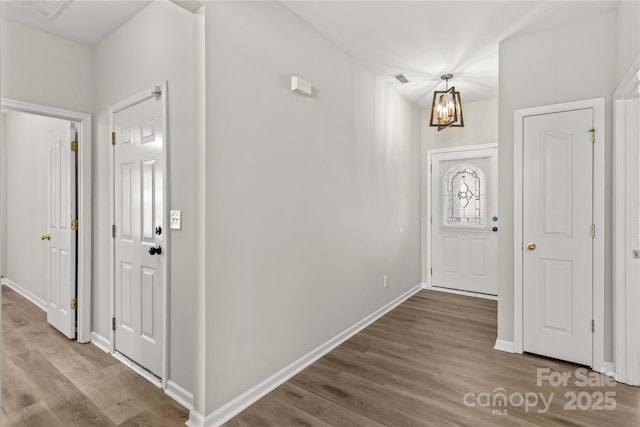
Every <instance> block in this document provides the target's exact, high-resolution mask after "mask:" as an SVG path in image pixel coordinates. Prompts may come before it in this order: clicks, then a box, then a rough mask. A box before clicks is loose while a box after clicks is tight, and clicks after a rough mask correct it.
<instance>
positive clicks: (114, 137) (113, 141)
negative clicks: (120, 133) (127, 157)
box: [111, 132, 116, 145]
mask: <svg viewBox="0 0 640 427" xmlns="http://www.w3.org/2000/svg"><path fill="white" fill-rule="evenodd" d="M111 145H116V133H115V132H111Z"/></svg>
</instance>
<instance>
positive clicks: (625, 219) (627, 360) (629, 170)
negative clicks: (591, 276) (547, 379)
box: [613, 55, 640, 385]
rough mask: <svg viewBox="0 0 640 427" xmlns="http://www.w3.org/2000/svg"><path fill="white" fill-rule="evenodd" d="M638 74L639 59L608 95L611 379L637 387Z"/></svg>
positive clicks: (639, 369)
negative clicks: (610, 105) (610, 99)
mask: <svg viewBox="0 0 640 427" xmlns="http://www.w3.org/2000/svg"><path fill="white" fill-rule="evenodd" d="M639 70H640V55H639V56H638V57H636V60H635V61H634V63H633V64H632V65H631V67H630V68H629V70H628V71H627V73H626V74H625V76H624V77H623V78H622V81H621V82H620V84H619V85H618V88H617V89H616V91H615V92H614V94H613V122H614V125H613V191H614V193H613V199H614V205H613V221H614V229H613V304H614V313H615V315H614V329H613V333H614V339H613V345H614V357H615V373H616V380H618V381H620V382H623V383H626V384H631V385H640V367H639V366H638V363H637V361H638V360H639V359H638V358H639V357H640V334H639V333H638V327H640V313H638V309H637V306H636V304H637V301H638V299H639V298H640V267H639V266H638V260H637V259H633V255H632V254H633V252H632V250H638V249H640V247H638V234H637V233H638V225H637V218H638V214H639V212H638V211H640V194H639V193H638V190H637V186H638V185H639V184H640V179H639V175H638V172H637V170H636V169H634V167H633V166H634V164H633V160H631V159H635V160H636V163H635V166H637V159H638V157H637V154H638V147H637V141H638V139H637V138H638V133H640V130H639V129H640V119H638V112H639V111H638V109H639V107H638V103H639V102H640V101H639V100H638V93H639V92H638V90H639V88H640V73H639V72H638V71H639ZM634 133H635V135H634ZM634 186H635V191H632V189H633V188H634ZM627 191H630V193H627ZM634 234H635V235H634Z"/></svg>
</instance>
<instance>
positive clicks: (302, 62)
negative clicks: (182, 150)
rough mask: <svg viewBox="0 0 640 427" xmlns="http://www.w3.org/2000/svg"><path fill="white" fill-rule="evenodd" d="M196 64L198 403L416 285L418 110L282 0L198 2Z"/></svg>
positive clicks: (223, 395)
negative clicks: (200, 55)
mask: <svg viewBox="0 0 640 427" xmlns="http://www.w3.org/2000/svg"><path fill="white" fill-rule="evenodd" d="M206 66H207V75H206V85H207V91H206V94H207V102H206V109H207V111H206V117H207V146H206V161H207V170H206V230H205V233H206V236H207V242H206V273H205V274H206V289H205V293H206V307H207V310H206V313H205V314H204V317H205V318H204V319H203V320H204V321H205V323H206V331H205V333H206V340H207V343H206V349H205V350H206V368H205V378H206V407H205V408H197V409H199V410H200V411H203V410H204V413H205V414H206V413H211V412H212V411H213V410H214V409H216V408H219V407H220V406H221V405H223V404H225V403H226V402H229V401H230V400H231V399H233V398H234V397H236V396H238V395H240V394H241V393H243V392H245V391H246V390H248V389H250V388H251V387H253V386H254V385H256V384H258V383H259V382H260V381H262V380H264V379H266V378H267V377H269V376H270V375H272V374H274V373H275V372H277V371H278V370H280V369H281V368H283V367H285V366H287V365H288V364H290V363H292V362H293V361H295V360H296V359H298V358H300V357H301V356H303V355H304V354H306V353H307V352H309V351H310V350H312V349H314V348H316V347H317V346H319V345H320V344H322V343H324V342H325V341H327V340H328V339H330V338H332V337H333V336H335V335H336V334H338V333H339V332H341V331H343V330H345V329H346V328H348V327H349V326H351V325H353V324H354V323H356V322H357V321H359V320H361V319H363V318H364V317H366V316H367V315H368V314H370V313H372V312H373V311H375V310H376V309H378V308H379V307H381V306H384V305H385V304H386V303H388V302H389V301H391V300H393V299H394V298H396V297H397V296H399V295H401V294H402V293H404V292H406V291H407V290H408V289H410V288H412V287H414V286H416V285H418V284H419V283H420V189H419V185H420V169H419V168H420V166H419V165H420V116H419V112H418V111H416V110H415V109H414V108H413V107H412V106H411V105H410V104H409V103H407V102H406V101H405V100H404V99H403V98H401V97H400V96H399V95H398V94H397V93H396V92H394V91H393V90H392V89H390V88H389V87H388V86H387V85H386V84H384V83H381V82H379V81H377V80H376V79H375V78H374V76H373V75H372V74H370V73H369V72H367V71H365V69H364V68H363V67H361V66H360V65H359V64H358V63H357V62H356V61H354V60H353V59H352V58H351V57H349V56H348V55H346V54H345V53H344V52H342V51H341V50H339V49H338V48H337V47H335V46H334V45H332V44H331V43H330V42H329V41H327V40H326V39H325V38H324V37H323V36H321V35H320V34H319V33H317V32H316V31H315V30H313V29H312V28H310V27H309V26H308V25H307V24H306V23H304V22H303V21H301V20H300V19H299V18H297V17H296V16H295V15H293V14H292V13H291V12H290V11H289V10H287V9H286V8H284V7H283V6H282V5H280V4H278V3H271V2H237V3H227V2H207V4H206ZM291 75H298V76H301V77H302V78H304V79H306V80H308V81H309V82H310V83H311V84H312V85H313V87H314V95H313V97H311V98H306V97H303V96H300V95H297V94H295V93H292V92H291V91H290V90H289V77H290V76H291ZM400 227H403V229H404V234H400V232H399V230H400ZM385 274H388V275H389V279H390V285H389V287H388V288H386V289H384V288H383V286H382V285H383V276H384V275H385Z"/></svg>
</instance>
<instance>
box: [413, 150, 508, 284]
mask: <svg viewBox="0 0 640 427" xmlns="http://www.w3.org/2000/svg"><path fill="white" fill-rule="evenodd" d="M487 148H498V143H491V144H481V145H466V146H464V147H451V148H435V149H432V150H428V151H427V153H426V160H425V162H424V163H423V164H425V165H426V167H425V168H424V170H423V177H422V194H423V195H424V197H423V199H422V212H423V214H422V254H423V256H422V283H424V284H425V287H427V288H431V287H432V284H431V274H430V271H431V267H432V265H431V238H430V236H431V221H430V218H431V205H432V203H431V173H430V170H431V166H432V157H433V155H434V154H441V153H463V152H465V151H472V150H482V149H487Z"/></svg>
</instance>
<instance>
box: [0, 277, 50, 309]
mask: <svg viewBox="0 0 640 427" xmlns="http://www.w3.org/2000/svg"><path fill="white" fill-rule="evenodd" d="M1 283H2V285H4V286H6V287H8V288H11V289H13V290H14V291H16V292H17V293H19V294H20V295H22V296H23V297H25V298H26V299H28V300H29V301H31V302H32V303H34V304H35V305H36V306H37V307H38V308H40V309H41V310H42V311H45V312H46V311H47V302H46V301H45V300H43V299H42V298H40V297H38V296H36V295H34V294H33V293H31V292H30V291H28V290H26V289H25V288H23V287H22V286H20V285H18V284H17V283H16V282H14V281H13V280H11V279H8V278H6V277H3V278H2V281H1Z"/></svg>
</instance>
